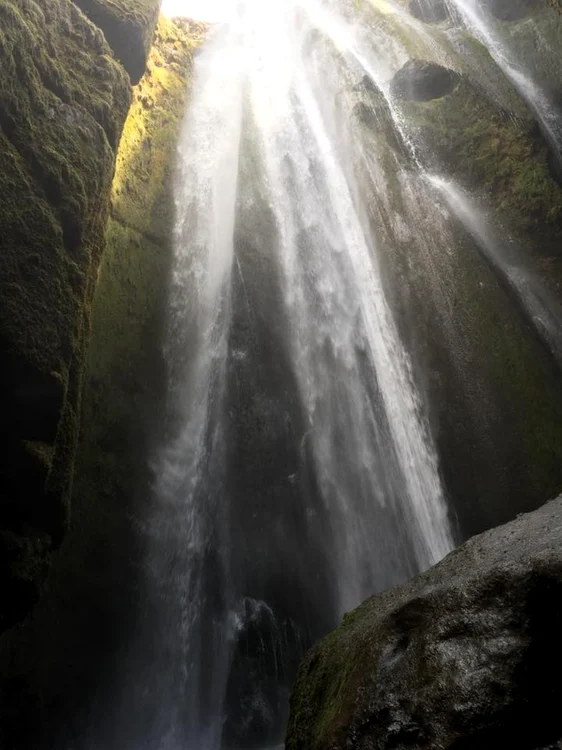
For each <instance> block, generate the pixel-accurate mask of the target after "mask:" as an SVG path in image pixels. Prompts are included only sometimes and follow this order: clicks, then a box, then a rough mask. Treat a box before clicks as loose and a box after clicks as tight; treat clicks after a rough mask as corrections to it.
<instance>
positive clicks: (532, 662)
mask: <svg viewBox="0 0 562 750" xmlns="http://www.w3.org/2000/svg"><path fill="white" fill-rule="evenodd" d="M561 633H562V498H559V499H558V500H555V501H552V502H551V503H548V504H547V505H545V506H544V507H543V508H541V509H539V510H538V511H535V512H534V513H529V514H527V515H524V516H520V517H519V518H517V520H515V521H513V522H511V523H509V524H506V525H505V526H501V527H499V528H497V529H494V530H492V531H488V532H486V533H484V534H482V535H480V536H478V537H475V538H473V539H472V540H470V541H469V542H467V543H466V544H464V545H463V546H462V547H460V548H459V549H458V550H456V551H455V552H453V553H451V554H450V555H448V557H446V558H445V560H443V561H442V562H441V563H440V564H439V565H436V566H435V567H434V568H432V569H431V570H429V571H427V572H426V573H424V574H423V575H421V576H418V577H417V578H415V579H414V580H413V581H411V582H410V583H407V584H405V585H403V586H399V587H397V588H394V589H390V590H389V591H386V592H385V593H383V594H381V595H378V596H374V597H372V598H371V599H369V600H367V601H366V602H365V603H364V604H363V605H361V606H360V607H359V608H358V609H356V610H355V611H353V612H351V613H350V614H348V615H346V616H345V617H344V620H343V623H342V624H341V625H340V627H339V628H338V629H337V630H335V631H334V632H333V633H331V634H330V635H328V636H327V637H326V638H325V639H324V640H323V641H322V642H320V643H319V644H318V645H317V646H316V647H314V648H313V649H312V650H311V651H310V652H309V653H308V655H307V657H306V658H305V660H304V662H303V664H302V665H301V668H300V671H299V674H298V677H297V680H296V683H295V686H294V690H293V694H292V698H291V716H290V720H289V729H288V737H287V745H286V747H287V750H305V748H306V750H320V749H322V750H328V749H329V750H340V748H341V750H343V748H346V750H349V749H351V748H353V750H367V749H368V750H382V749H383V748H385V749H386V748H410V749H419V750H422V748H424V750H427V748H440V750H445V749H449V748H450V749H451V750H453V749H454V750H477V749H478V750H492V748H493V749H494V750H497V748H504V747H505V748H510V750H516V749H520V750H539V748H540V749H542V748H549V747H559V745H558V744H556V743H557V742H558V741H559V740H560V738H561V737H562V712H561V711H560V705H561V703H562V683H561V681H560V674H561V673H562V638H561Z"/></svg>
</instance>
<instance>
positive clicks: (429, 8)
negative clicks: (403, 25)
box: [408, 0, 449, 23]
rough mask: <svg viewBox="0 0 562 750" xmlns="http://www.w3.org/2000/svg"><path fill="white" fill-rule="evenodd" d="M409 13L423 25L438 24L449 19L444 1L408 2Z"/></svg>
mask: <svg viewBox="0 0 562 750" xmlns="http://www.w3.org/2000/svg"><path fill="white" fill-rule="evenodd" d="M408 8H409V10H410V13H411V14H412V15H413V16H415V18H419V19H420V21H425V23H440V22H441V21H446V20H447V19H448V18H449V10H448V9H447V4H446V3H445V0H410V3H409V5H408Z"/></svg>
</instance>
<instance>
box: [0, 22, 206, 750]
mask: <svg viewBox="0 0 562 750" xmlns="http://www.w3.org/2000/svg"><path fill="white" fill-rule="evenodd" d="M178 24H179V25H177V24H175V23H172V22H170V21H167V20H165V19H160V22H159V25H158V28H157V31H156V38H155V43H154V47H153V48H152V51H151V54H150V57H149V60H148V65H147V71H146V74H145V76H144V77H143V78H142V80H141V82H140V84H139V85H138V86H137V87H135V88H134V89H133V97H132V105H131V108H130V111H129V115H128V118H127V121H126V123H125V127H124V130H123V135H122V138H121V142H120V147H119V151H118V154H117V166H116V172H115V177H114V180H113V187H112V192H111V206H110V218H109V222H108V225H107V231H106V235H105V239H106V249H105V252H104V255H103V259H102V261H101V263H100V266H99V272H98V280H97V286H96V291H95V295H94V299H93V303H92V326H91V328H92V331H91V343H90V347H89V351H88V355H87V359H86V364H85V378H84V395H83V399H82V410H81V411H82V414H81V435H80V440H79V444H78V449H77V454H76V460H75V479H74V486H73V494H72V515H71V521H70V528H69V532H68V534H67V537H66V539H65V541H64V543H63V545H62V547H61V549H60V551H59V552H58V553H57V555H56V556H55V557H54V560H53V565H52V570H51V573H50V576H49V580H48V584H47V587H46V591H45V594H44V596H43V599H42V600H41V602H40V603H39V605H38V606H37V607H36V609H35V611H34V613H33V615H32V616H31V617H30V618H29V619H28V620H27V622H25V623H24V624H23V625H21V626H19V627H18V628H15V629H12V630H11V631H9V632H8V633H5V634H4V636H3V639H2V640H1V641H0V672H1V673H2V675H3V679H2V681H1V685H0V745H2V739H3V741H4V743H5V746H7V747H10V748H11V749H12V748H13V749H14V750H15V749H16V748H21V749H22V750H24V749H27V748H29V747H31V746H33V747H34V748H57V750H58V748H59V747H60V746H61V743H63V744H64V742H66V741H67V740H68V741H71V738H76V736H77V735H78V734H79V733H80V731H81V730H82V729H83V727H84V723H85V722H88V718H87V717H88V712H90V711H92V712H96V710H98V709H99V705H98V704H97V703H96V696H97V695H99V694H100V693H102V694H104V695H105V696H107V705H105V704H104V708H103V709H99V710H100V712H101V714H103V716H105V717H106V718H107V719H108V723H109V724H111V711H112V697H114V693H113V692H112V691H113V678H114V674H115V671H120V670H124V669H126V667H125V666H124V664H123V662H122V661H121V659H123V658H125V659H126V657H125V656H124V655H125V654H126V652H127V644H128V643H129V642H130V641H131V639H132V631H133V630H134V627H135V625H134V621H135V618H138V617H142V616H144V615H143V614H142V607H143V603H144V600H143V597H142V592H140V593H139V585H140V582H139V576H138V572H139V566H140V565H141V542H142V528H141V527H140V521H141V519H142V515H143V507H144V503H145V501H146V500H147V499H148V498H149V494H150V480H151V477H150V469H149V465H148V459H147V455H148V454H149V452H150V443H149V428H150V431H151V433H153V434H154V433H155V432H157V424H158V414H159V411H160V410H161V408H160V407H161V405H162V399H163V397H164V393H165V367H164V362H163V355H162V351H161V341H162V326H163V324H164V313H165V307H166V288H167V277H168V268H169V263H170V259H171V249H172V229H173V219H174V205H173V200H172V183H173V166H174V161H175V153H176V145H177V140H178V134H179V128H180V125H181V121H182V115H183V112H184V109H185V103H186V100H187V96H188V94H189V80H190V73H191V61H192V52H193V48H194V47H195V46H196V45H197V44H198V43H199V41H200V39H201V38H202V35H203V33H204V29H203V28H202V27H200V26H198V25H195V24H191V25H190V24H188V23H187V22H183V21H182V22H178ZM113 703H114V708H115V710H116V711H118V710H119V703H118V700H117V699H115V700H114V701H113ZM118 719H119V717H118V716H116V717H115V724H116V725H117V722H118ZM94 723H95V724H96V725H97V726H98V728H99V725H100V724H101V723H102V722H100V715H99V713H98V714H96V718H95V720H94ZM63 738H64V742H63ZM107 741H108V742H109V740H107ZM2 746H4V745H2Z"/></svg>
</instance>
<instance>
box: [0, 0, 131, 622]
mask: <svg viewBox="0 0 562 750" xmlns="http://www.w3.org/2000/svg"><path fill="white" fill-rule="evenodd" d="M0 66H1V68H2V76H0V158H1V161H2V169H1V170H0V195H2V208H1V209H0V235H1V238H2V253H1V254H0V353H1V356H2V385H3V387H2V389H1V396H0V406H1V410H2V428H1V429H2V436H3V445H4V452H3V461H2V467H1V470H0V494H1V495H2V506H1V510H2V512H1V517H0V530H2V535H1V540H2V545H1V546H2V549H1V550H0V561H1V563H2V564H1V565H0V582H1V584H2V586H3V591H4V599H3V606H2V611H1V612H0V630H1V629H2V628H3V627H5V626H6V625H9V624H10V623H12V622H14V621H16V620H18V619H19V618H20V617H22V616H23V614H25V612H26V611H27V610H28V609H29V607H30V606H31V604H32V603H33V601H34V600H35V599H36V597H37V596H38V593H39V589H40V586H41V583H42V578H43V576H44V573H45V571H46V568H47V563H48V553H49V550H50V547H51V545H52V544H58V543H59V542H60V540H61V538H62V536H63V534H64V531H65V528H66V525H67V521H68V507H69V495H70V488H71V481H72V472H73V457H74V450H75V446H76V440H77V437H78V409H79V398H80V390H81V378H82V367H83V361H84V355H85V346H86V341H87V334H88V329H89V305H90V300H91V295H92V292H93V287H94V282H95V276H96V271H97V266H98V263H99V260H100V257H101V254H102V249H103V244H104V230H105V225H106V222H107V216H108V209H109V193H110V187H111V180H112V176H113V170H114V153H113V147H114V146H115V144H116V143H117V141H118V139H119V136H120V133H121V128H122V125H123V122H124V119H125V115H126V113H127V109H128V106H129V102H130V94H129V82H128V78H127V76H126V74H125V72H124V71H123V69H122V68H121V67H120V66H119V65H118V64H117V63H116V62H115V61H114V60H113V58H112V55H111V51H110V49H109V47H108V46H107V44H106V42H105V40H104V38H103V35H102V34H101V33H100V31H99V30H98V29H97V28H96V27H94V26H93V25H92V24H91V23H90V22H89V21H88V20H87V19H86V18H85V17H84V16H83V14H82V13H81V12H80V11H79V10H78V9H77V8H76V7H75V6H74V5H73V4H72V3H71V2H69V0H51V1H50V2H49V3H38V2H35V1H34V0H17V1H14V0H0ZM4 542H5V544H4Z"/></svg>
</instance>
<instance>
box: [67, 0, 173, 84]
mask: <svg viewBox="0 0 562 750" xmlns="http://www.w3.org/2000/svg"><path fill="white" fill-rule="evenodd" d="M74 2H75V3H76V5H78V7H79V8H81V9H82V10H83V11H84V13H85V14H86V15H87V16H88V18H89V19H90V20H91V21H92V22H93V23H94V24H95V25H96V26H98V27H99V28H100V29H101V30H102V31H103V33H104V34H105V37H106V39H107V41H108V42H109V45H110V46H111V48H112V50H113V52H114V53H115V56H116V57H117V59H118V60H119V61H120V62H121V63H122V65H123V66H124V68H125V70H126V71H127V73H128V74H129V75H130V77H131V83H134V84H135V83H138V82H139V80H140V78H141V76H142V75H143V73H144V71H145V68H146V61H147V59H148V53H149V52H150V48H151V46H152V40H153V37H154V29H155V27H156V21H157V20H158V12H159V9H160V3H161V0H74Z"/></svg>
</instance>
